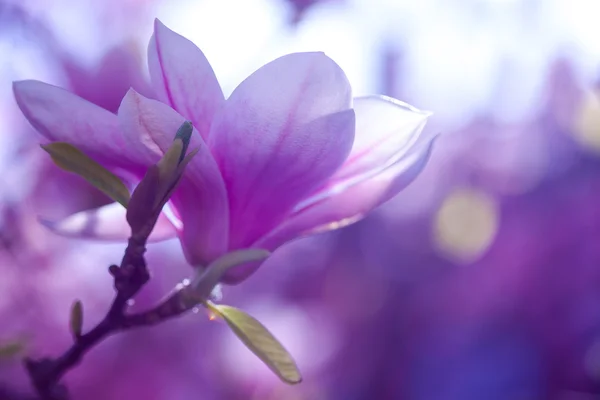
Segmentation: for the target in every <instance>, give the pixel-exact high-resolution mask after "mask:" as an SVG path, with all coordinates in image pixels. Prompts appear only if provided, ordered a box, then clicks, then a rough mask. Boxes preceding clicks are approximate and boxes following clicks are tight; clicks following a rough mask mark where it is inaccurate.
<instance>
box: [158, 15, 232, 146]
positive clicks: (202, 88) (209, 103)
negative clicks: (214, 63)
mask: <svg viewBox="0 0 600 400" xmlns="http://www.w3.org/2000/svg"><path fill="white" fill-rule="evenodd" d="M148 67H149V70H150V79H151V81H152V86H153V87H154V90H155V91H156V95H157V96H158V98H159V100H161V101H162V102H164V103H165V104H168V105H170V106H171V107H172V108H173V109H175V110H176V111H178V112H179V113H180V114H181V115H183V116H184V117H186V118H187V119H189V120H191V121H192V123H193V124H194V127H196V129H197V130H198V132H200V134H201V135H202V137H203V138H204V139H205V140H206V139H207V138H208V134H209V130H210V125H211V122H212V120H213V117H214V115H215V113H216V112H217V111H218V110H219V109H220V108H221V107H222V106H223V104H224V102H225V97H224V96H223V91H222V90H221V87H220V86H219V82H218V81H217V78H216V76H215V73H214V71H213V69H212V67H211V66H210V64H209V62H208V60H207V59H206V57H205V56H204V54H203V53H202V51H200V49H199V48H198V47H196V45H195V44H194V43H192V42H191V41H189V40H188V39H186V38H184V37H183V36H181V35H179V34H177V33H175V32H173V31H172V30H170V29H169V28H167V27H166V26H165V25H163V23H162V22H160V21H159V20H158V19H156V20H155V21H154V34H153V35H152V38H151V39H150V44H149V45H148Z"/></svg>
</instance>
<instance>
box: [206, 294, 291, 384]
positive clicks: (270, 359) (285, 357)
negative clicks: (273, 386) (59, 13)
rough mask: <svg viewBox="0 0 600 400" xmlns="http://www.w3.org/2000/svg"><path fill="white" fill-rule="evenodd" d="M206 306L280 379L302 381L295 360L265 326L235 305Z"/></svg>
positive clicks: (289, 381)
mask: <svg viewBox="0 0 600 400" xmlns="http://www.w3.org/2000/svg"><path fill="white" fill-rule="evenodd" d="M205 305H206V307H208V309H209V310H210V311H212V312H213V313H214V314H216V315H217V316H219V317H221V318H223V319H224V320H225V322H227V325H229V327H230V328H231V330H233V332H234V333H235V334H236V335H237V337H238V338H240V340H241V341H242V342H244V344H245V345H246V346H247V347H248V348H249V349H250V350H251V351H252V352H253V353H254V354H256V355H257V356H258V358H260V359H261V360H262V361H263V362H264V363H265V364H267V366H268V367H269V368H270V369H271V371H273V372H274V373H275V374H276V375H277V376H278V377H279V378H280V379H281V380H282V381H284V382H286V383H289V384H296V383H300V382H302V376H301V375H300V371H299V370H298V367H297V366H296V362H295V361H294V359H293V358H292V356H291V355H290V354H289V353H288V351H287V350H286V349H285V348H284V347H283V346H282V345H281V343H279V341H278V340H277V339H275V337H274V336H273V334H272V333H271V332H269V330H268V329H267V328H265V327H264V326H263V324H261V323H260V322H258V321H257V320H256V319H255V318H254V317H252V316H250V315H248V314H246V313H245V312H244V311H242V310H239V309H237V308H235V307H230V306H225V305H215V304H213V303H211V302H206V303H205Z"/></svg>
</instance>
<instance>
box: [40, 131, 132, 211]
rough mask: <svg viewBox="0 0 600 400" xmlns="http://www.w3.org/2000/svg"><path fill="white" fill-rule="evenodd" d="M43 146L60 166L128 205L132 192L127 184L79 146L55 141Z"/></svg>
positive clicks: (115, 199) (125, 205)
mask: <svg viewBox="0 0 600 400" xmlns="http://www.w3.org/2000/svg"><path fill="white" fill-rule="evenodd" d="M41 147H42V149H44V150H46V151H47V152H48V153H49V154H50V156H51V157H52V160H53V161H54V163H55V164H56V165H58V166H59V167H60V168H62V169H64V170H66V171H69V172H72V173H75V174H77V175H79V176H81V177H82V178H84V179H85V180H86V181H88V182H89V183H91V184H92V185H94V186H95V187H96V188H98V189H100V190H101V191H102V192H103V193H104V194H106V195H107V196H108V197H110V198H111V199H113V200H114V201H117V202H119V203H121V204H122V205H123V207H127V203H128V202H129V198H130V194H129V190H128V189H127V187H126V186H125V184H124V183H123V182H122V181H121V180H120V179H119V178H118V177H117V176H116V175H114V174H113V173H112V172H110V171H108V170H107V169H106V168H104V167H103V166H102V165H100V164H98V163H97V162H96V161H94V160H92V159H91V158H89V157H88V156H87V155H85V154H84V153H83V152H82V151H81V150H79V149H78V148H77V147H75V146H73V145H71V144H69V143H65V142H54V143H50V144H47V145H42V146H41Z"/></svg>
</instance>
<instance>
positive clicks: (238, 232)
mask: <svg viewBox="0 0 600 400" xmlns="http://www.w3.org/2000/svg"><path fill="white" fill-rule="evenodd" d="M350 103H351V93H350V85H349V83H348V80H347V79H346V76H345V75H344V73H343V71H342V70H341V69H340V68H339V67H338V66H337V64H335V63H334V62H333V61H332V60H331V59H330V58H328V57H327V56H325V55H324V54H323V53H297V54H290V55H287V56H284V57H281V58H278V59H277V60H275V61H272V62H271V63H269V64H267V65H265V66H263V67H262V68H260V69H259V70H258V71H256V72H255V73H253V74H252V75H250V77H248V78H247V79H246V80H245V81H243V82H242V83H241V84H240V85H239V86H238V87H237V88H236V89H235V91H234V92H233V94H232V95H231V97H230V98H229V99H228V100H227V102H226V104H225V107H224V108H223V110H222V112H221V113H219V114H218V115H217V116H216V119H215V121H214V123H213V126H212V128H211V134H210V137H209V145H210V147H211V149H212V150H213V154H214V155H215V159H216V160H217V163H218V164H219V167H220V169H221V172H222V174H223V177H224V180H225V183H226V185H227V190H228V195H229V207H230V217H231V225H230V232H231V233H230V248H233V249H235V248H240V247H246V246H248V245H249V244H251V243H252V242H254V241H255V240H256V239H258V238H259V237H260V236H261V235H263V234H265V233H267V232H268V231H270V230H271V229H272V228H273V227H274V226H276V225H277V224H278V223H280V222H281V221H282V220H283V219H284V218H285V216H286V215H287V214H288V213H289V212H290V211H291V209H292V208H293V206H294V205H295V204H296V203H297V202H298V201H299V200H300V199H301V198H303V197H305V196H307V195H308V194H309V193H310V192H311V191H312V190H314V189H316V188H317V187H318V186H319V185H321V184H322V183H323V182H324V181H325V180H326V179H327V178H328V177H330V176H331V174H333V172H334V171H335V170H336V169H337V168H338V167H339V166H340V165H341V164H342V163H343V161H344V160H345V159H346V157H347V155H348V153H349V151H350V148H351V146H352V141H353V138H354V113H353V111H352V110H350Z"/></svg>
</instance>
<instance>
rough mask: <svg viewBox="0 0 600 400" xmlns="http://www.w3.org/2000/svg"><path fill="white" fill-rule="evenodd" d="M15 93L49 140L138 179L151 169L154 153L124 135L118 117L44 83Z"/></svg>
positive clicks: (20, 85)
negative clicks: (71, 147)
mask: <svg viewBox="0 0 600 400" xmlns="http://www.w3.org/2000/svg"><path fill="white" fill-rule="evenodd" d="M13 90H14V93H15V98H16V100H17V104H18V105H19V107H20V108H21V111H22V112H23V114H24V115H25V117H26V118H27V119H28V120H29V122H30V123H31V124H32V125H33V127H34V128H36V129H37V130H38V132H40V133H41V134H42V135H44V136H45V137H46V138H48V139H49V140H51V141H64V142H68V143H71V144H73V145H75V146H77V147H78V148H80V149H81V150H83V151H84V152H85V153H86V154H87V155H89V156H90V157H92V158H94V159H95V160H97V161H98V162H100V163H102V164H104V165H105V166H106V167H109V168H110V167H120V168H123V169H126V170H129V171H130V172H133V173H135V174H137V175H142V174H143V173H144V167H145V166H148V165H150V161H151V159H152V155H153V149H152V148H149V147H147V146H144V145H143V143H140V141H139V138H138V137H136V136H134V135H132V134H131V133H130V132H125V133H123V132H121V130H120V127H119V123H118V120H117V116H116V115H114V114H112V113H110V112H108V111H106V110H105V109H103V108H101V107H98V106H96V105H94V104H92V103H90V102H88V101H86V100H83V99H81V98H80V97H77V96H76V95H74V94H73V93H70V92H68V91H67V90H64V89H61V88H59V87H56V86H52V85H49V84H46V83H43V82H38V81H33V80H29V81H20V82H14V84H13Z"/></svg>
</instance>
